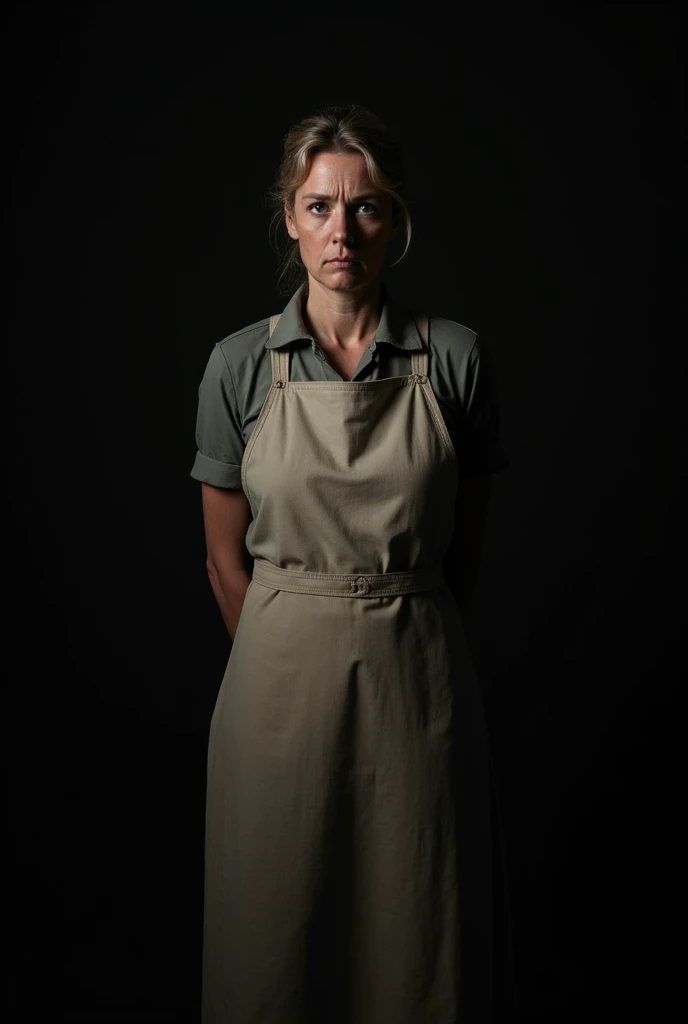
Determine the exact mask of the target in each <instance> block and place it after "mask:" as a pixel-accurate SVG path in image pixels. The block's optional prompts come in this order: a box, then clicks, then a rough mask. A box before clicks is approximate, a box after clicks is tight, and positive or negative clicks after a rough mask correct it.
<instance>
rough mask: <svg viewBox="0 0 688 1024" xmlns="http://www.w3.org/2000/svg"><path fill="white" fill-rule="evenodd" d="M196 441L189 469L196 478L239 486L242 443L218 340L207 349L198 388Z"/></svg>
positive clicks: (231, 385) (232, 390)
mask: <svg viewBox="0 0 688 1024" xmlns="http://www.w3.org/2000/svg"><path fill="white" fill-rule="evenodd" d="M196 445H197V448H198V451H197V453H196V460H195V462H194V464H193V469H192V470H191V476H192V477H193V478H194V479H195V480H201V481H202V482H203V483H206V484H212V485H213V486H214V487H227V488H232V487H235V488H239V487H241V460H242V458H243V454H244V448H245V443H244V439H243V436H242V431H241V419H240V416H239V409H238V404H237V396H236V391H235V388H234V381H233V379H232V374H231V370H230V368H229V365H228V363H227V360H226V358H225V354H224V352H223V350H222V346H221V344H219V345H216V346H215V348H214V349H213V350H212V352H211V353H210V358H209V360H208V364H207V366H206V368H205V373H204V374H203V380H202V381H201V384H200V387H199V389H198V414H197V417H196Z"/></svg>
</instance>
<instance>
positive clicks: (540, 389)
mask: <svg viewBox="0 0 688 1024" xmlns="http://www.w3.org/2000/svg"><path fill="white" fill-rule="evenodd" d="M446 11H447V9H446V8H445V9H443V8H441V7H439V6H438V7H437V8H435V7H433V5H432V4H425V3H424V4H419V5H418V7H417V8H416V9H415V11H413V13H408V14H404V13H403V11H402V9H401V8H400V7H399V6H398V5H393V4H389V5H384V4H367V5H357V4H346V5H329V4H323V5H322V7H321V8H318V7H317V6H316V5H314V4H305V5H304V4H300V5H297V7H294V6H291V5H285V6H284V7H283V8H282V9H281V10H277V9H275V8H274V7H269V6H268V5H266V4H261V3H254V4H252V5H250V9H248V10H245V11H236V10H232V9H231V8H230V6H229V5H223V4H214V5H213V4H204V5H194V6H193V7H192V6H189V7H183V6H169V7H160V6H155V5H147V6H143V7H141V8H135V7H133V6H131V7H127V6H126V5H125V6H122V5H86V6H75V7H68V8H59V7H55V8H42V7H37V6H35V5H31V4H26V5H23V6H22V7H18V8H16V9H15V10H14V11H13V12H12V11H10V12H9V13H7V14H6V19H7V20H6V26H5V27H6V35H5V39H6V42H5V63H4V75H5V83H4V85H5V88H4V90H3V92H4V98H5V109H6V116H5V119H4V124H3V134H4V137H5V141H6V143H8V144H9V153H10V154H11V156H12V160H11V162H10V164H9V166H10V169H11V170H13V181H12V183H11V187H10V191H9V195H10V199H11V209H10V210H8V217H9V222H8V223H9V226H10V228H11V230H12V231H13V237H12V241H11V245H10V247H9V251H10V252H11V256H12V266H11V270H13V271H14V276H15V278H16V284H15V285H14V296H15V297H16V304H15V307H14V318H13V322H12V330H11V345H10V363H11V368H12V370H13V383H12V390H11V393H10V397H11V399H12V402H11V403H10V405H11V408H12V409H13V411H14V417H13V420H12V425H11V429H10V430H9V431H8V433H7V442H6V451H7V453H8V458H9V463H10V513H11V518H10V527H9V529H8V534H7V536H8V541H9V545H8V546H9V559H8V562H7V564H8V566H9V568H10V569H11V570H12V571H13V574H12V587H13V589H12V590H11V609H12V610H13V612H14V614H13V616H12V617H10V618H9V620H8V624H9V634H8V635H9V647H8V654H7V659H8V665H9V666H11V669H10V673H9V678H8V685H7V687H6V690H5V692H6V694H7V698H8V701H7V715H6V719H5V722H6V725H5V751H6V757H7V778H8V787H7V793H8V797H7V805H6V806H7V811H6V816H7V820H8V823H9V836H10V839H9V845H10V849H11V852H12V861H11V866H10V869H9V872H8V873H7V874H6V876H5V884H6V888H7V890H8V894H9V895H8V899H7V906H8V910H9V923H10V935H11V948H12V951H13V956H12V958H11V961H10V963H9V984H8V986H7V988H8V992H9V999H10V1004H11V1008H12V1018H11V1019H13V1020H23V1019H29V1018H30V1017H31V1018H33V1015H34V1013H35V1012H36V1011H40V1012H42V1013H43V1014H44V1016H43V1018H42V1019H45V1020H48V1019H50V1020H57V1019H64V1020H65V1021H81V1020H83V1021H94V1022H96V1021H122V1022H124V1021H151V1022H153V1021H155V1022H158V1021H175V1022H177V1021H179V1022H187V1021H188V1022H194V1021H197V1020H198V1000H199V989H200V953H201V913H202V857H203V814H204V786H205V752H206V741H207V729H208V725H209V721H210V715H211V713H212V708H213V704H214V700H215V695H216V693H217V688H218V686H219V683H220V681H221V678H222V674H223V671H224V667H225V664H226V660H227V657H228V654H229V637H228V635H227V633H226V630H225V628H224V626H223V624H222V620H221V617H220V614H219V610H218V609H217V606H216V604H215V600H214V597H213V595H212V592H211V589H210V586H209V583H208V580H207V576H206V572H205V565H204V560H205V546H204V538H203V527H202V516H201V505H200V488H199V485H198V484H197V483H196V482H195V481H193V480H192V479H191V478H190V477H189V471H190V469H191V465H192V462H193V458H194V454H195V442H194V426H195V414H196V402H197V388H198V384H199V382H200V379H201V376H202V373H203V369H204V367H205V364H206V361H207V359H208V356H209V354H210V350H211V348H212V346H213V345H214V344H215V342H216V341H218V340H220V339H221V338H223V337H225V336H226V335H227V334H229V333H231V332H232V331H235V330H238V329H239V328H241V327H243V326H245V325H247V324H249V323H252V322H254V321H256V320H259V319H261V318H262V317H264V316H266V315H268V314H270V313H273V312H278V311H279V310H280V309H282V308H283V307H284V305H285V304H286V301H287V299H286V298H285V297H283V296H280V295H278V294H277V292H276V290H275V269H276V263H277V261H276V257H275V255H274V253H273V251H272V250H271V248H270V244H269V240H268V224H269V216H270V214H269V210H268V209H267V207H266V204H265V200H264V195H265V192H266V191H267V189H268V188H269V187H270V185H271V183H272V178H273V175H274V172H275V169H276V166H277V163H278V161H279V159H280V155H281V140H282V137H283V136H284V134H285V132H286V131H287V130H288V128H289V127H290V126H291V125H292V124H293V123H295V122H296V121H297V120H299V119H301V118H302V117H305V116H306V115H308V114H310V113H313V112H314V111H315V110H317V109H318V108H320V107H322V106H325V105H328V104H331V103H349V102H358V103H362V104H363V105H365V106H368V107H370V108H371V109H372V110H374V111H375V112H376V113H377V114H378V115H379V116H380V117H382V118H383V120H385V121H387V122H388V123H389V124H390V126H391V127H393V128H394V129H395V130H396V131H397V132H398V133H399V134H400V136H401V139H402V142H403V144H404V147H405V150H406V154H407V195H408V199H409V202H410V205H411V210H412V214H413V225H414V236H413V241H412V244H411V249H410V251H409V253H408V254H407V256H406V258H405V259H404V261H403V262H402V263H401V264H399V266H398V267H394V268H392V269H391V270H389V271H388V272H387V277H386V279H387V280H388V282H389V285H390V287H393V288H394V289H395V292H396V294H398V295H399V296H400V297H403V299H404V300H405V301H407V302H408V304H410V305H412V306H413V305H415V306H416V307H417V308H426V309H428V310H429V311H430V312H431V313H434V314H436V315H442V316H447V317H449V318H452V319H456V320H459V321H460V322H462V323H465V324H467V325H468V326H470V327H471V328H473V329H475V330H478V331H480V332H482V333H483V335H484V336H485V337H486V338H487V339H488V340H489V343H490V345H491V351H492V354H493V359H494V362H495V368H496V373H497V380H498V386H499V394H500V400H501V408H502V423H503V442H504V446H505V448H506V450H507V452H508V454H509V457H510V460H511V466H510V469H509V470H508V471H507V472H505V473H502V474H499V476H498V477H496V478H495V488H494V502H493V506H492V510H491V514H490V524H489V534H488V542H487V551H486V556H485V565H484V570H483V574H482V578H481V583H480V587H479V591H478V594H477V595H476V600H475V607H474V613H473V616H472V618H471V621H470V624H469V626H470V634H471V638H472V644H473V649H474V654H475V658H476V661H477V663H478V667H479V671H480V676H481V681H482V685H483V687H484V693H485V698H486V707H487V712H488V717H489V722H490V728H491V734H492V738H493V747H494V756H495V761H496V764H497V769H498V772H499V784H500V793H501V800H502V813H503V817H504V828H505V840H506V845H507V855H508V857H509V870H510V876H511V886H512V900H513V913H514V919H515V940H516V955H517V968H518V987H519V996H520V1004H521V1013H522V1018H523V1020H524V1021H530V1020H538V1021H543V1022H544V1021H548V1022H549V1021H564V1020H568V1019H569V1016H570V1019H571V1020H576V1021H581V1020H597V1019H604V1020H606V1019H609V1020H618V1019H623V1018H630V1019H633V1018H644V1019H646V1020H648V1021H655V1020H659V1019H667V1018H669V1017H670V1016H671V1014H672V1012H673V1011H678V1009H679V1008H680V1007H681V999H680V992H679V982H680V981H682V980H683V976H684V962H683V960H682V959H681V958H680V956H679V942H678V941H675V940H674V934H673V933H674V928H675V927H676V925H677V924H680V923H681V919H680V917H679V908H678V906H677V904H676V901H677V898H678V889H679V874H678V868H679V865H678V854H677V850H678V819H679V813H680V810H681V804H682V802H683V801H682V799H681V798H682V789H679V787H678V785H677V778H678V749H679V744H680V743H681V735H682V732H683V721H682V719H681V717H680V716H679V713H678V706H677V695H678V686H677V683H678V681H679V678H680V674H681V668H682V664H681V657H680V654H681V652H680V650H679V643H678V640H679V634H680V631H681V629H682V627H683V623H684V615H683V614H682V612H683V609H684V607H685V606H684V604H683V601H682V589H683V588H682V586H681V582H682V579H681V575H680V573H679V569H680V568H681V563H680V558H681V545H680V541H681V537H680V532H681V531H679V528H678V527H679V518H678V491H679V486H680V483H681V476H682V465H681V461H680V459H681V454H682V450H683V449H682V444H683V442H684V441H685V433H684V422H683V418H682V417H681V415H680V412H681V411H682V405H683V401H684V399H683V387H684V379H685V376H684V375H685V360H684V349H685V342H684V338H683V328H682V327H681V326H680V325H679V324H678V323H677V322H676V321H677V315H678V295H679V292H680V291H681V290H682V285H683V274H681V270H682V268H681V266H680V263H679V259H678V254H677V247H678V246H677V238H678V233H679V230H680V228H679V189H678V181H679V173H680V172H681V171H682V167H681V163H680V146H681V143H682V118H683V95H684V93H683V81H682V72H681V65H680V52H681V45H682V44H681V39H680V29H681V26H680V22H679V18H678V15H677V13H676V9H675V8H674V7H673V6H672V5H666V4H664V5H662V4H656V5H650V4H605V5H598V6H593V5H571V4H557V5H551V9H549V10H548V9H546V8H540V7H535V6H531V7H528V6H525V7H523V6H522V5H514V6H513V7H509V8H508V9H506V10H504V9H502V8H501V7H499V6H497V5H494V4H480V5H476V4H474V5H459V6H458V7H457V8H456V10H455V11H454V14H453V15H452V16H451V17H450V15H449V14H448V13H446ZM6 159H7V157H6ZM10 305H11V304H10ZM680 937H681V934H680V932H679V938H680ZM467 1024H470V1022H467Z"/></svg>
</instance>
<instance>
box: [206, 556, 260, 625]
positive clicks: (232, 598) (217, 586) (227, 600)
mask: <svg viewBox="0 0 688 1024" xmlns="http://www.w3.org/2000/svg"><path fill="white" fill-rule="evenodd" d="M208 577H209V579H210V585H211V587H212V588H213V593H214V594H215V598H216V600H217V603H218V605H219V608H220V612H221V613H222V618H223V619H224V623H225V626H226V627H227V631H228V633H229V635H230V637H231V638H232V641H233V640H234V637H235V635H236V630H237V626H238V625H239V618H240V616H241V610H242V608H243V606H244V598H245V597H246V591H247V590H248V586H249V583H250V582H251V572H250V570H248V569H235V568H233V567H230V566H216V565H210V566H208Z"/></svg>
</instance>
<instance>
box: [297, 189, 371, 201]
mask: <svg viewBox="0 0 688 1024" xmlns="http://www.w3.org/2000/svg"><path fill="white" fill-rule="evenodd" d="M379 198H380V193H379V192H366V193H365V194H364V195H362V196H354V197H353V199H352V200H351V202H352V203H362V202H363V201H364V200H365V199H379ZM302 199H303V200H304V201H305V200H306V199H319V200H321V201H322V200H325V199H332V196H325V195H323V194H322V193H321V192H309V193H308V194H307V195H305V196H302Z"/></svg>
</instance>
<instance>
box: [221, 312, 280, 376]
mask: <svg viewBox="0 0 688 1024" xmlns="http://www.w3.org/2000/svg"><path fill="white" fill-rule="evenodd" d="M269 336H270V317H269V316H266V317H264V318H263V319H262V320H257V321H256V322H255V323H253V324H249V325H248V327H242V328H241V329H240V330H238V331H234V332H233V333H232V334H228V335H227V337H226V338H223V339H222V340H221V341H218V342H217V344H216V345H215V351H216V352H217V353H218V355H219V354H221V355H222V356H223V358H224V360H225V362H226V363H227V365H228V366H231V367H234V366H240V365H241V364H243V363H245V362H246V361H247V360H248V361H249V362H254V361H255V360H257V359H259V358H260V356H262V355H264V352H265V344H266V342H267V340H268V337H269Z"/></svg>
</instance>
